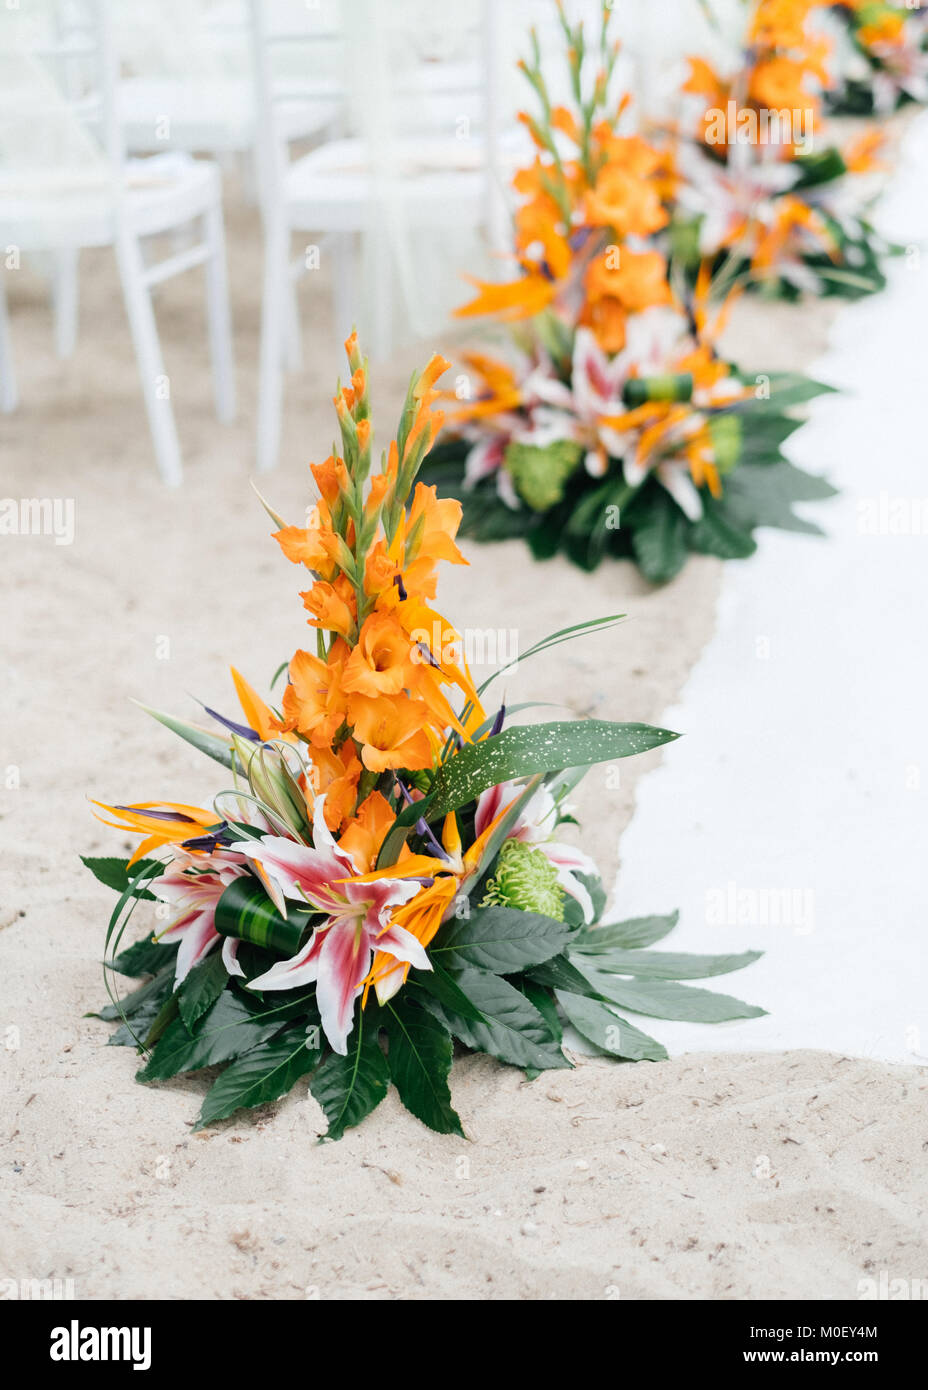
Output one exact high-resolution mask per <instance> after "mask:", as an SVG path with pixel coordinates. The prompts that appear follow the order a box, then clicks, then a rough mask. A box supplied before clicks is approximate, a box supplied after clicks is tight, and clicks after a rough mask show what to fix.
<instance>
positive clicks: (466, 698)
mask: <svg viewBox="0 0 928 1390" xmlns="http://www.w3.org/2000/svg"><path fill="white" fill-rule="evenodd" d="M345 346H346V350H347V352H348V358H349V363H350V365H351V370H352V377H351V384H350V385H349V386H348V387H345V388H344V389H342V390H341V391H340V393H339V395H338V396H337V397H336V398H335V408H336V412H337V414H338V419H339V424H340V428H341V436H342V450H343V455H344V456H343V457H340V456H337V455H333V456H332V457H331V458H328V459H326V461H325V462H324V463H322V464H313V465H311V471H312V474H313V477H314V478H315V480H316V484H317V486H318V489H319V493H320V497H319V501H318V502H317V503H316V505H315V506H314V507H313V508H312V509H311V511H310V512H309V514H308V516H307V524H306V525H305V526H282V527H281V528H280V530H278V531H277V532H276V533H275V537H276V540H277V541H278V542H279V544H280V547H281V549H282V550H283V552H284V554H285V555H286V556H287V558H288V560H291V561H292V562H293V563H294V564H300V565H304V566H305V567H306V568H307V569H308V570H309V571H310V572H311V574H312V577H313V582H312V584H311V585H310V587H309V588H308V589H307V590H306V591H305V592H303V593H302V594H301V598H302V599H303V604H304V606H305V608H306V610H307V612H308V613H309V617H308V619H307V622H308V623H309V625H310V627H313V628H315V629H316V630H317V644H316V651H315V652H311V651H305V650H300V651H297V652H296V653H295V654H294V656H293V658H292V660H291V661H290V664H289V683H288V685H287V689H286V692H285V694H284V697H283V702H282V709H281V715H280V717H279V718H277V717H275V716H274V715H273V714H272V713H271V712H270V711H267V709H266V707H265V708H264V711H263V712H262V711H261V710H256V709H255V708H254V706H253V705H252V708H251V713H250V716H249V717H250V718H251V720H252V723H253V724H255V722H256V721H263V723H264V724H265V726H266V727H267V729H268V733H269V734H270V736H278V737H279V736H281V735H282V736H284V737H288V738H291V739H294V738H295V739H298V740H299V741H301V742H302V743H304V744H307V745H308V752H309V756H310V757H311V760H312V764H313V776H314V780H315V785H314V788H313V790H314V791H315V792H317V793H324V794H325V798H326V799H325V818H326V822H327V823H328V825H329V828H330V829H331V830H333V831H337V830H342V832H343V840H344V835H348V837H349V841H350V842H352V843H353V841H354V840H357V841H358V842H359V844H360V842H361V841H362V840H363V841H366V839H367V838H368V837H370V836H371V834H373V833H374V832H375V831H376V832H378V834H379V839H378V847H379V840H382V838H383V834H385V833H386V828H387V827H388V824H389V821H390V820H392V812H391V811H390V809H389V806H388V803H387V801H386V799H385V798H384V797H383V796H382V795H381V794H380V793H379V792H378V791H376V790H375V789H376V785H377V783H378V781H379V779H380V777H381V775H382V774H384V773H387V772H389V771H390V770H392V769H398V768H405V769H407V770H409V771H415V770H417V769H423V768H431V767H432V766H433V765H434V764H435V763H437V762H438V760H439V756H440V753H441V750H442V748H443V746H444V744H445V742H446V739H447V736H448V730H449V729H451V730H453V731H454V732H455V733H456V734H457V735H458V736H459V737H460V738H461V739H462V740H465V741H466V740H468V739H469V738H470V737H471V733H472V731H473V730H474V729H475V728H476V727H478V726H479V724H480V723H481V722H482V721H483V719H484V714H483V710H482V707H481V705H480V701H479V699H478V698H477V692H476V690H475V688H474V685H473V681H472V680H471V677H470V673H469V671H468V669H467V664H466V661H465V660H464V658H463V656H462V655H461V654H460V653H459V647H460V641H461V639H460V634H459V633H457V632H456V631H455V630H454V628H452V627H451V625H450V623H448V622H447V620H446V619H445V618H444V617H442V615H441V614H439V613H437V612H435V611H434V610H433V609H432V608H431V607H430V606H429V601H430V600H431V599H433V598H434V596H435V590H436V566H437V563H438V562H439V561H440V560H446V561H448V562H449V563H451V564H466V563H467V561H466V560H465V559H464V556H463V555H462V554H461V552H460V550H459V549H458V547H457V545H456V544H455V539H454V538H455V535H456V533H457V529H458V526H459V525H460V521H461V505H460V503H459V502H456V501H454V500H452V499H448V500H443V501H439V499H438V497H437V495H436V489H435V488H434V487H426V486H425V485H424V484H422V483H415V478H416V473H417V471H418V468H419V465H420V463H421V461H422V459H423V457H424V456H425V454H426V453H427V452H428V450H429V449H430V448H431V446H432V443H433V442H434V439H435V436H436V435H437V433H438V430H439V429H440V428H441V424H442V421H443V415H442V412H441V411H438V410H435V409H434V408H433V403H434V401H435V400H436V398H437V396H438V395H439V392H438V391H437V390H436V388H435V383H436V381H437V379H438V377H440V376H441V374H442V372H444V371H445V370H446V368H447V367H448V363H447V362H446V361H445V360H444V358H442V357H439V356H437V355H436V356H434V357H433V358H432V360H431V361H430V362H429V364H428V366H427V367H426V368H425V370H424V371H423V372H422V373H421V374H420V375H419V376H418V377H417V378H415V379H414V380H413V383H412V385H411V386H410V388H409V392H408V394H407V398H406V404H405V407H404V411H403V417H402V421H401V425H400V430H399V434H398V437H397V439H396V440H394V441H393V442H392V443H391V444H390V447H389V450H388V451H387V453H386V455H385V456H384V457H383V459H382V465H381V469H380V471H379V472H377V473H376V474H374V475H373V476H371V477H369V473H370V462H371V428H370V416H369V406H368V387H367V372H366V364H365V363H363V362H362V360H361V358H360V354H359V352H358V345H357V338H356V335H354V334H352V336H351V337H350V338H349V339H348V342H347V343H346V345H345ZM413 487H414V491H413ZM410 492H412V500H411V503H409V505H408V506H407V503H408V501H409V495H410ZM443 687H453V688H454V689H456V690H457V691H459V692H460V693H461V694H462V695H463V700H462V701H461V704H462V705H463V706H464V710H465V713H464V714H463V715H459V714H458V713H456V712H455V709H454V708H453V706H452V704H451V702H450V701H449V699H448V697H447V695H446V694H445V693H444V689H443ZM239 694H240V698H241V696H242V690H241V688H240V690H239ZM248 694H249V695H250V696H251V698H252V700H253V701H257V697H256V696H254V692H251V691H249V692H248ZM244 703H245V702H244V700H243V704H244ZM258 704H260V702H259V701H258ZM259 732H261V733H262V735H264V729H263V728H262V729H259ZM359 802H360V803H361V804H360V805H359ZM375 853H376V851H375ZM363 858H365V859H367V858H368V855H364V856H363Z"/></svg>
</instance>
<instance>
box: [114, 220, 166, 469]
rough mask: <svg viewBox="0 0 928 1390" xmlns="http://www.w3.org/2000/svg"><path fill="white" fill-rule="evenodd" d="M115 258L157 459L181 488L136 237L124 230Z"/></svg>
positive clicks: (163, 376)
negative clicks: (117, 263)
mask: <svg viewBox="0 0 928 1390" xmlns="http://www.w3.org/2000/svg"><path fill="white" fill-rule="evenodd" d="M116 257H117V260H118V262H119V275H120V279H121V280H122V292H123V297H124V299H125V301H126V313H127V314H128V317H129V327H130V329H131V331H132V341H133V343H134V344H135V355H136V358H137V360H138V365H139V375H140V377H141V380H142V393H143V395H144V397H145V409H146V410H147V412H148V424H149V427H150V429H151V435H152V441H153V443H154V446H155V457H156V458H157V460H158V468H159V470H160V472H161V476H162V478H163V479H164V481H165V482H166V483H167V484H168V486H169V487H178V486H179V485H180V483H181V481H182V479H183V465H182V463H181V456H180V444H179V443H178V439H177V427H176V425H175V423H174V411H173V408H172V406H171V396H170V382H169V379H168V376H167V373H166V372H165V370H164V359H163V358H162V356H161V344H160V342H159V341H158V326H157V324H156V323H155V314H154V310H153V308H152V303H151V294H150V292H149V289H148V286H147V285H146V283H145V268H144V263H143V261H142V252H141V248H140V246H139V243H138V240H137V238H136V237H134V236H132V235H131V234H130V233H128V232H125V231H121V232H120V233H119V235H118V237H117V240H116Z"/></svg>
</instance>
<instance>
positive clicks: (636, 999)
mask: <svg viewBox="0 0 928 1390" xmlns="http://www.w3.org/2000/svg"><path fill="white" fill-rule="evenodd" d="M583 974H584V975H585V976H586V977H587V979H588V980H589V981H590V983H591V984H592V985H594V986H595V988H596V989H597V991H598V992H599V993H600V994H601V995H602V996H603V998H605V999H608V1000H609V1002H610V1003H611V1004H618V1005H619V1007H620V1008H622V1009H631V1011H632V1013H635V1014H647V1015H648V1017H649V1018H673V1019H683V1020H685V1021H686V1022H688V1023H727V1022H728V1021H729V1020H731V1019H735V1018H760V1017H761V1016H762V1015H763V1014H765V1013H766V1012H767V1010H766V1009H759V1008H758V1007H757V1006H756V1005H755V1004H745V1003H743V1002H742V1001H741V1000H740V999H733V998H732V997H731V995H728V994H715V993H714V992H713V991H712V990H709V989H697V988H695V987H694V986H693V985H678V984H675V983H673V982H672V981H670V980H626V979H623V978H621V977H620V976H618V975H607V974H604V973H603V972H602V971H600V970H596V969H595V967H593V966H590V967H584V970H583Z"/></svg>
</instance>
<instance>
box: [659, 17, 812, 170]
mask: <svg viewBox="0 0 928 1390" xmlns="http://www.w3.org/2000/svg"><path fill="white" fill-rule="evenodd" d="M821 8H822V5H821V3H820V0H754V5H753V9H752V12H751V17H750V20H749V23H748V29H747V36H746V47H747V50H748V52H749V54H750V61H749V62H748V64H747V65H746V66H745V68H744V69H742V70H741V71H740V72H738V73H737V74H736V75H735V77H734V78H733V79H731V80H726V79H724V78H722V77H720V76H719V74H718V73H717V72H716V70H715V68H714V67H713V66H712V64H711V63H708V62H706V61H705V59H703V58H690V59H689V64H690V75H689V79H688V81H687V82H686V83H685V84H684V87H683V90H684V91H685V92H693V93H697V94H698V95H700V96H704V97H705V98H706V110H705V114H704V116H703V138H704V139H706V140H708V141H709V142H710V143H716V144H717V143H719V138H718V127H719V113H720V112H721V113H724V122H725V127H726V128H725V140H724V143H726V144H728V143H733V142H734V141H735V140H736V138H737V130H738V126H739V123H743V122H744V120H745V115H746V113H753V114H757V113H759V112H761V111H766V112H785V111H788V112H791V113H792V112H803V113H804V116H805V120H804V123H803V128H806V127H808V126H809V125H810V123H811V122H812V120H814V119H815V117H817V115H818V113H819V110H820V96H819V93H820V91H821V89H822V88H827V87H828V86H829V85H830V81H831V79H830V76H829V74H828V71H827V69H826V67H825V60H826V59H827V57H828V54H829V52H830V44H829V43H828V40H827V39H825V38H815V37H813V35H812V34H811V33H810V30H809V17H810V15H811V14H812V12H813V11H815V10H819V9H821ZM730 103H731V105H730ZM758 129H759V130H760V131H761V134H763V131H764V130H765V129H767V127H766V126H765V125H763V124H760V125H759V126H758ZM790 149H791V147H790V146H789V145H786V149H785V152H786V153H787V154H788V153H790Z"/></svg>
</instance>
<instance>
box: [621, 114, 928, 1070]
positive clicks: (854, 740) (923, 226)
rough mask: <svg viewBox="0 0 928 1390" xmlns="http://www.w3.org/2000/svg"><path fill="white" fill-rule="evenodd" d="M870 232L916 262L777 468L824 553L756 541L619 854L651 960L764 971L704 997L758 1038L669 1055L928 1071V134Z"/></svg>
mask: <svg viewBox="0 0 928 1390" xmlns="http://www.w3.org/2000/svg"><path fill="white" fill-rule="evenodd" d="M879 221H880V226H881V230H883V231H884V233H885V234H886V235H889V236H895V237H896V239H897V240H899V241H901V242H903V243H905V244H908V243H910V242H911V243H915V242H917V241H919V240H923V241H924V242H925V243H926V244H925V246H924V247H923V249H922V250H921V254H920V259H919V256H918V253H917V252H916V251H914V250H910V252H909V254H908V256H907V257H906V259H905V261H899V262H897V263H896V264H895V265H894V267H893V270H892V272H891V276H892V278H891V283H890V287H889V289H888V290H887V291H886V292H885V293H884V294H882V295H879V296H875V297H873V298H870V299H867V300H864V301H861V302H860V303H857V304H853V305H848V306H847V307H846V308H844V309H843V310H842V311H841V313H840V314H839V317H838V319H837V322H836V323H835V326H834V329H833V332H832V336H831V347H830V349H829V352H828V354H827V355H826V357H825V358H824V359H823V360H822V361H820V362H819V363H817V364H816V366H815V367H814V368H813V370H812V373H811V374H812V375H814V376H819V377H820V378H821V379H823V380H825V381H827V382H830V383H831V384H832V385H835V386H839V387H841V388H843V392H844V394H842V395H840V396H828V397H825V398H823V399H821V400H819V401H817V402H815V403H814V405H813V407H812V412H811V418H810V421H809V423H808V424H807V425H806V426H805V427H804V428H803V429H802V430H800V431H799V432H798V433H797V435H796V436H794V438H793V439H792V440H790V442H789V444H788V445H787V450H788V452H789V454H790V457H791V458H792V459H793V461H794V462H795V463H797V464H798V465H800V466H801V467H804V468H807V469H809V470H810V471H812V472H820V473H825V474H826V475H827V476H828V477H829V478H830V480H831V481H832V482H834V483H835V484H836V485H837V486H838V487H839V488H840V489H841V493H840V496H839V497H837V498H836V499H835V500H834V501H832V502H828V503H824V504H816V505H815V506H814V507H812V508H810V509H807V512H806V514H807V515H809V516H811V517H814V518H815V519H817V520H818V521H819V522H820V523H821V524H822V525H823V526H824V527H825V528H826V530H827V531H828V537H827V539H825V540H818V539H815V538H810V537H805V536H795V535H790V534H785V533H782V532H773V531H764V532H761V533H759V534H760V548H759V551H758V553H757V555H756V556H755V557H754V558H753V559H751V560H747V561H743V562H742V561H732V562H730V564H729V565H728V566H727V568H726V571H725V576H724V580H723V589H722V596H721V602H720V607H719V613H718V628H717V631H716V633H715V636H714V637H713V638H712V640H711V641H710V643H709V645H708V646H707V648H706V650H705V652H704V653H703V655H702V657H701V659H700V661H699V663H698V665H697V667H696V668H695V670H694V671H693V674H692V676H691V678H690V680H689V682H688V684H687V686H686V688H685V690H684V693H683V696H682V701H681V703H680V705H679V706H677V707H676V708H674V709H672V710H669V711H668V712H667V714H666V716H665V718H664V719H663V721H662V722H663V723H665V724H666V725H667V726H668V727H669V728H672V729H678V730H680V731H681V732H683V733H684V734H685V737H684V738H682V739H681V740H680V741H679V743H676V744H674V745H673V746H672V747H670V748H668V749H667V750H666V751H665V755H664V760H663V764H662V766H661V767H660V768H659V769H657V771H655V772H654V773H651V774H649V775H648V776H647V777H646V778H645V779H644V780H643V782H642V783H641V784H640V786H639V792H638V805H637V811H636V814H635V817H634V819H633V821H632V824H631V826H630V827H629V829H628V831H627V832H626V834H625V836H624V838H623V841H622V846H621V852H622V868H621V870H620V875H619V880H618V884H617V902H616V910H617V913H618V915H619V916H621V917H626V916H637V915H643V914H647V913H650V912H654V911H658V910H661V911H668V910H670V909H671V908H673V907H679V908H680V909H681V920H680V925H679V927H678V928H677V930H676V932H675V933H674V935H673V936H672V937H671V938H670V939H669V940H668V941H666V942H664V943H662V946H665V947H667V948H669V949H674V950H684V951H685V950H691V951H711V952H725V951H733V950H744V949H747V948H749V947H757V948H761V949H763V950H764V951H765V952H766V955H765V956H764V958H763V959H762V960H760V961H759V962H757V963H756V964H754V965H752V966H751V967H750V968H749V969H747V970H745V971H742V972H738V973H736V974H732V975H727V976H721V977H719V978H717V979H715V980H709V981H706V984H707V985H708V986H710V987H712V988H719V989H722V990H725V991H726V992H730V993H733V994H736V995H738V996H740V997H742V998H745V999H748V1000H750V1001H751V1002H752V1003H757V1004H761V1005H763V1007H765V1008H766V1009H768V1010H769V1011H770V1012H769V1016H768V1017H766V1018H761V1019H755V1020H751V1021H747V1022H741V1023H732V1024H725V1025H717V1026H713V1027H707V1026H705V1025H694V1024H683V1023H654V1024H653V1026H652V1021H651V1020H647V1021H646V1022H645V1026H646V1027H647V1028H649V1030H650V1031H652V1032H653V1033H654V1034H655V1035H656V1036H658V1037H660V1038H661V1040H662V1041H664V1042H665V1043H667V1045H668V1046H669V1047H670V1049H671V1051H681V1050H706V1051H708V1050H726V1051H747V1050H751V1049H755V1048H756V1049H763V1050H772V1049H781V1048H794V1047H815V1048H826V1049H830V1050H833V1051H837V1052H846V1053H849V1054H851V1055H854V1056H864V1057H875V1058H882V1059H884V1060H888V1061H898V1062H903V1061H907V1062H913V1061H928V114H926V115H922V116H920V117H919V118H918V120H917V122H916V123H915V124H914V125H913V127H911V128H910V129H909V132H908V137H907V139H906V141H905V146H904V150H903V153H902V157H901V161H900V167H899V169H898V171H897V174H896V176H895V178H894V181H893V185H892V187H891V189H890V191H889V193H888V194H887V197H886V199H885V201H884V203H883V205H882V207H881V211H880V216H879ZM658 949H660V947H658Z"/></svg>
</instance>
